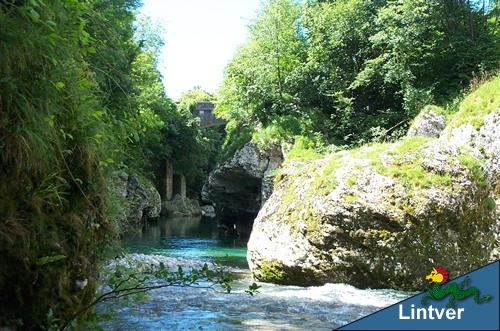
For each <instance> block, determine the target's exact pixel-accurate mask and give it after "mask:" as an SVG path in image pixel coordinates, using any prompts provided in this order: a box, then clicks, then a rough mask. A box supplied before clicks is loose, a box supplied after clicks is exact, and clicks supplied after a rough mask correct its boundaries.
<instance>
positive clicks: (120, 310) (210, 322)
mask: <svg viewBox="0 0 500 331" xmlns="http://www.w3.org/2000/svg"><path fill="white" fill-rule="evenodd" d="M125 246H126V247H127V249H128V250H129V252H130V253H131V254H132V256H133V257H134V259H143V260H148V259H159V258H168V259H169V261H175V263H177V264H179V265H181V266H185V267H189V266H192V265H197V264H198V265H199V264H200V263H204V262H208V263H211V262H213V261H215V260H217V262H218V263H220V264H222V265H224V266H226V267H227V268H228V270H230V271H231V272H232V273H234V274H235V275H236V277H235V278H236V280H235V282H234V283H233V290H232V292H231V293H230V294H225V293H219V292H215V291H213V290H210V289H201V288H186V287H183V288H181V287H169V288H163V289H159V290H155V291H152V292H150V294H149V296H148V297H147V298H145V299H142V300H132V299H129V300H116V301H108V302H106V303H102V304H101V305H99V306H98V307H97V312H98V313H99V314H101V315H102V316H108V317H109V318H108V319H107V320H104V321H102V322H101V323H100V326H101V327H103V329H104V330H304V329H308V330H332V329H335V328H338V327H340V326H342V325H345V324H347V323H350V322H352V321H354V320H356V319H359V318H362V317H364V316H366V315H369V314H371V313H373V312H376V311H378V310H380V309H382V308H385V307H387V306H389V305H392V304H394V303H396V302H399V301H402V300H404V299H406V298H408V297H409V296H410V295H412V294H411V293H405V292H399V291H394V290H380V289H378V290H371V289H365V290H360V289H357V288H354V287H352V286H349V285H345V284H326V285H323V286H318V287H297V286H283V285H273V284H266V283H259V285H261V286H262V287H261V288H260V289H259V293H258V294H256V295H254V296H250V295H248V294H246V293H245V292H244V290H245V289H246V288H247V287H248V285H250V284H251V283H253V280H252V278H251V274H250V271H249V269H248V264H247V262H246V241H245V240H234V239H227V238H224V236H222V235H220V233H219V230H218V229H217V225H216V222H215V221H213V220H207V219H199V218H168V219H162V220H160V221H158V223H157V224H154V225H150V226H149V227H148V228H146V229H144V230H143V231H142V233H140V234H136V235H134V236H131V237H129V238H127V239H126V240H125Z"/></svg>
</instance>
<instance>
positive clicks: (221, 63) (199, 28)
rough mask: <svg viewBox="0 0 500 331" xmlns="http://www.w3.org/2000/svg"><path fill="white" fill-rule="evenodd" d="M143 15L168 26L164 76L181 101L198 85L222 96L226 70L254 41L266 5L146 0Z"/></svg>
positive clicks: (242, 0) (238, 0)
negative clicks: (252, 32)
mask: <svg viewBox="0 0 500 331" xmlns="http://www.w3.org/2000/svg"><path fill="white" fill-rule="evenodd" d="M143 4H144V5H143V7H142V9H141V12H142V13H144V14H146V15H148V16H150V17H151V18H152V19H153V20H154V21H156V22H159V23H161V25H162V26H163V27H164V30H165V34H164V36H163V38H164V40H165V46H164V47H163V51H162V55H161V59H160V66H159V69H160V72H161V73H162V75H163V83H164V85H165V87H166V91H167V94H168V96H170V97H171V98H172V99H174V100H176V99H178V98H179V96H180V95H181V93H182V92H185V91H187V90H190V89H192V88H193V87H195V86H201V88H203V89H205V90H207V91H209V92H216V90H217V88H218V87H219V86H220V84H221V83H222V78H223V74H224V68H225V66H226V65H227V63H228V62H229V60H230V59H231V58H232V57H233V55H234V53H235V51H236V49H237V48H238V46H240V45H242V44H243V43H244V42H245V40H246V39H247V38H248V29H247V25H248V23H249V21H250V20H251V19H252V18H255V16H256V13H257V10H258V9H259V7H260V0H143Z"/></svg>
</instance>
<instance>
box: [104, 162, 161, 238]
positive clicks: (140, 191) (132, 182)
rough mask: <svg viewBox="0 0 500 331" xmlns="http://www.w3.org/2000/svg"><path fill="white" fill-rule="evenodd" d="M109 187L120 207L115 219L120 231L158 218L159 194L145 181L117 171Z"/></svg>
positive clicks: (159, 209)
mask: <svg viewBox="0 0 500 331" xmlns="http://www.w3.org/2000/svg"><path fill="white" fill-rule="evenodd" d="M110 185H111V189H112V191H113V194H114V195H115V197H116V198H117V201H118V203H119V205H120V206H119V209H120V210H119V212H118V214H117V216H116V218H117V221H118V224H119V226H120V227H121V228H122V229H128V228H130V227H137V226H140V225H142V224H143V222H145V221H147V220H149V219H153V218H157V217H159V216H160V211H161V198H160V194H159V193H158V191H157V190H156V188H155V187H154V185H153V184H152V183H151V182H150V181H148V180H147V179H145V178H139V177H138V176H136V175H129V174H127V173H126V172H125V171H117V172H115V173H113V175H112V176H111V179H110Z"/></svg>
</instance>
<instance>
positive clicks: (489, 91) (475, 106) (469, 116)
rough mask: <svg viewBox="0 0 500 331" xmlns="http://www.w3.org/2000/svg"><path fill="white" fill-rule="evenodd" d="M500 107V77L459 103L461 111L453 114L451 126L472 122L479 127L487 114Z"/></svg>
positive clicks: (483, 85)
mask: <svg viewBox="0 0 500 331" xmlns="http://www.w3.org/2000/svg"><path fill="white" fill-rule="evenodd" d="M499 108H500V77H495V78H493V79H492V80H491V81H489V82H486V83H485V84H482V85H481V86H480V87H479V88H478V89H477V90H476V91H474V92H472V93H470V94H469V95H468V96H467V97H466V98H465V99H464V100H463V101H462V102H461V103H460V105H459V111H458V112H457V113H456V114H454V115H453V117H452V120H451V122H450V128H456V127H459V126H460V125H462V124H465V123H471V124H472V125H473V126H474V127H475V128H476V129H479V128H480V127H481V126H482V125H483V123H484V118H485V117H486V115H488V114H490V113H492V112H494V111H497V110H498V109H499Z"/></svg>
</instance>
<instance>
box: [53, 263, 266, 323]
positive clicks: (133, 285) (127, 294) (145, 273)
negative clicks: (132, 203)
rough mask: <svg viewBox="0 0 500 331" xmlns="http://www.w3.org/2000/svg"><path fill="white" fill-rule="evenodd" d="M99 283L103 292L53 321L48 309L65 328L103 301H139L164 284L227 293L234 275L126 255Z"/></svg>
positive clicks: (216, 268)
mask: <svg viewBox="0 0 500 331" xmlns="http://www.w3.org/2000/svg"><path fill="white" fill-rule="evenodd" d="M124 261H125V263H124ZM102 282H103V283H104V284H105V289H104V291H102V293H100V294H99V295H98V296H97V297H96V298H95V299H94V301H92V302H91V303H89V304H88V305H86V306H84V307H82V308H81V309H80V310H79V311H78V312H76V313H75V314H74V315H73V316H71V317H70V318H69V319H67V320H66V321H61V320H55V319H54V318H53V314H52V312H51V311H49V316H48V317H50V320H51V321H52V324H53V325H57V326H58V327H59V328H60V329H64V328H66V327H67V326H69V325H70V324H71V323H72V322H73V321H74V320H75V319H76V318H77V317H79V316H80V315H82V314H86V313H88V311H89V310H90V309H92V308H93V307H94V306H95V305H98V304H100V303H102V302H105V301H109V300H117V299H121V298H124V299H134V300H142V299H145V298H147V296H146V295H147V293H148V292H150V291H153V290H158V289H161V288H165V287H172V286H178V287H196V288H208V289H212V290H214V291H223V292H225V293H228V294H229V293H231V291H232V287H231V283H232V282H233V275H232V274H231V273H229V272H228V271H227V270H225V269H224V268H223V267H221V266H220V265H218V264H217V263H213V265H212V267H209V265H208V264H207V263H204V264H203V266H202V267H197V268H195V267H192V268H190V269H187V270H186V269H184V268H182V267H181V266H178V267H177V268H169V267H167V266H166V265H165V263H163V262H160V263H159V264H157V265H156V264H146V263H141V262H134V261H133V260H130V259H127V258H126V257H125V258H124V259H123V260H122V261H115V263H113V264H112V265H109V266H107V267H105V269H104V276H103V277H102ZM259 288H260V286H259V285H258V284H256V283H252V284H250V285H249V286H248V289H246V290H245V293H248V294H249V295H251V296H253V295H255V294H256V293H258V292H259V291H258V289H259Z"/></svg>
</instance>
